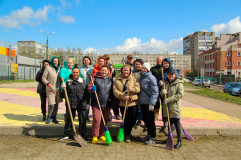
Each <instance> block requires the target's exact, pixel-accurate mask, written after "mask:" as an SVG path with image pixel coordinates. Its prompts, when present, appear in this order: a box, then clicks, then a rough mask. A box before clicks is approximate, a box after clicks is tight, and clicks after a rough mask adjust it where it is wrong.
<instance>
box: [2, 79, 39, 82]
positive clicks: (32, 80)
mask: <svg viewBox="0 0 241 160" xmlns="http://www.w3.org/2000/svg"><path fill="white" fill-rule="evenodd" d="M34 81H36V80H35V79H28V80H9V81H8V80H2V81H0V83H13V82H34Z"/></svg>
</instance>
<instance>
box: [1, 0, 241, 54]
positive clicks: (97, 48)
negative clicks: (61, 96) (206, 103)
mask: <svg viewBox="0 0 241 160" xmlns="http://www.w3.org/2000/svg"><path fill="white" fill-rule="evenodd" d="M240 6H241V0H229V1H227V0H195V1H193V0H170V1H167V0H0V46H3V47H6V45H8V44H9V43H10V42H11V44H13V46H16V44H17V41H37V42H39V43H41V44H44V45H45V44H46V39H47V36H46V35H45V34H51V33H52V32H55V34H51V35H49V36H48V39H49V47H50V48H53V49H57V48H59V47H62V48H63V49H65V48H66V47H69V48H70V49H72V48H75V49H77V48H80V49H81V50H82V51H83V52H90V53H92V52H93V53H99V54H105V53H110V54H111V53H117V52H118V53H131V52H133V51H136V52H139V53H142V54H148V53H151V54H161V53H164V52H168V53H175V52H176V53H178V54H182V52H183V45H182V43H183V42H182V39H183V37H185V36H187V35H188V34H191V33H194V32H196V31H208V32H215V34H216V36H219V34H220V33H236V32H241V20H240V17H241V9H240ZM40 30H42V31H44V33H45V34H43V33H41V32H40Z"/></svg>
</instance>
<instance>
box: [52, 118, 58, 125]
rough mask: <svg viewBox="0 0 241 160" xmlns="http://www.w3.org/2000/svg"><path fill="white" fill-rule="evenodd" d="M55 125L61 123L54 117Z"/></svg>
mask: <svg viewBox="0 0 241 160" xmlns="http://www.w3.org/2000/svg"><path fill="white" fill-rule="evenodd" d="M52 122H53V123H56V124H58V123H59V121H57V119H56V116H53V121H52Z"/></svg>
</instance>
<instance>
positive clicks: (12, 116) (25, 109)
mask: <svg viewBox="0 0 241 160" xmlns="http://www.w3.org/2000/svg"><path fill="white" fill-rule="evenodd" d="M0 92H3V93H8V94H15V95H21V96H28V97H34V98H39V95H38V94H37V93H36V92H33V91H24V90H19V89H9V88H0ZM58 115H59V116H58V119H59V118H60V119H61V120H60V124H61V123H64V121H63V114H58ZM182 116H183V117H187V118H197V119H204V120H213V121H218V122H228V123H234V124H241V120H240V119H238V118H235V117H231V116H228V115H226V114H223V113H218V112H215V111H211V110H208V109H203V108H190V107H182ZM41 119H42V115H41V114H40V109H38V108H34V107H30V106H24V105H18V104H13V103H9V102H3V101H0V125H7V126H8V125H11V126H24V125H32V124H36V123H37V124H45V122H42V121H41ZM75 123H76V124H77V122H75Z"/></svg>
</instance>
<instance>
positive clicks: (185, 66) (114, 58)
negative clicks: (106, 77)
mask: <svg viewBox="0 0 241 160" xmlns="http://www.w3.org/2000/svg"><path fill="white" fill-rule="evenodd" d="M127 55H128V54H110V56H111V63H114V64H124V63H125V62H126V57H127ZM133 56H134V59H142V60H143V61H144V62H148V63H150V64H151V66H155V65H156V58H157V57H158V56H162V57H163V58H170V59H171V61H172V63H173V68H174V69H176V70H178V71H179V73H180V74H181V75H185V72H186V71H190V70H191V56H190V55H179V54H161V55H157V54H135V55H133Z"/></svg>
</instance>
